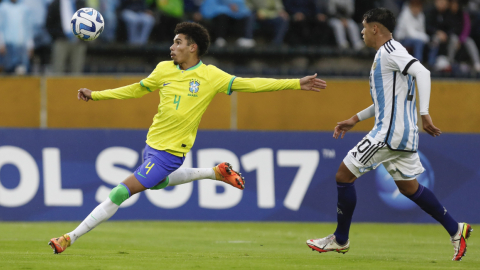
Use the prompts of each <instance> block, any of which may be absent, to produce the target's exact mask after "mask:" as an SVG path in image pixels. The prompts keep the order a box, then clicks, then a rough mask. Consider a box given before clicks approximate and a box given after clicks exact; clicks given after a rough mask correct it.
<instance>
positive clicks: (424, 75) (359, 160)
mask: <svg viewBox="0 0 480 270" xmlns="http://www.w3.org/2000/svg"><path fill="white" fill-rule="evenodd" d="M362 24H363V30H362V35H363V39H364V41H365V44H366V45H367V46H368V47H372V48H375V49H376V50H377V54H376V56H375V60H374V62H373V66H372V69H371V71H370V94H371V96H372V100H373V105H371V106H370V107H368V108H367V109H365V110H363V111H361V112H359V113H357V114H356V115H354V116H353V117H351V118H350V119H348V120H345V121H342V122H339V123H338V124H337V126H336V127H335V131H334V133H333V137H334V138H335V139H337V138H338V137H341V138H343V137H344V136H345V133H346V132H348V131H349V130H350V129H352V128H353V127H354V126H355V124H356V123H357V122H359V121H362V120H365V119H367V118H370V117H373V116H375V125H374V127H373V130H372V131H371V132H370V133H368V135H367V136H365V138H363V139H362V140H361V141H360V142H359V143H358V144H357V146H355V147H354V148H353V149H352V150H350V151H349V152H348V154H347V156H346V157H345V158H344V160H343V162H342V163H341V164H340V167H339V169H338V172H337V174H336V182H337V191H338V202H337V229H336V231H335V233H333V234H331V235H329V236H327V237H325V238H321V239H310V240H308V241H307V245H308V246H309V247H310V248H312V249H313V250H317V251H319V252H328V251H337V252H339V253H346V252H347V251H348V250H349V248H350V241H349V239H348V234H349V230H350V224H351V220H352V215H353V211H354V209H355V205H356V202H357V197H356V192H355V186H354V182H355V180H356V179H357V178H358V177H360V176H362V175H363V174H365V173H367V172H369V171H371V170H374V169H376V168H377V167H378V166H379V165H380V164H383V165H384V166H385V168H386V169H387V171H388V172H389V173H390V175H391V176H392V177H393V179H394V180H395V183H396V185H397V187H398V189H399V190H400V192H401V193H402V194H403V195H405V196H406V197H408V198H410V199H411V200H412V201H414V202H415V203H416V204H417V205H418V206H420V208H422V209H423V210H424V211H425V212H427V213H428V214H429V215H431V216H432V217H433V218H434V219H436V220H437V221H438V222H440V224H442V225H443V226H444V227H445V229H446V230H447V232H448V233H449V234H450V236H451V238H450V240H451V242H452V244H453V247H454V250H455V254H454V256H453V260H454V261H459V260H461V259H462V257H463V256H464V255H465V252H466V250H467V243H466V240H467V238H468V237H469V236H470V232H471V231H472V228H471V226H470V225H469V224H467V223H458V222H456V221H455V220H454V219H453V218H452V217H451V216H450V214H449V213H448V212H447V210H446V209H445V207H443V206H442V205H441V204H440V202H439V201H438V200H437V198H436V197H435V195H434V194H433V193H432V192H431V191H430V190H429V189H428V188H426V187H424V186H422V185H420V184H419V183H418V182H417V180H416V177H417V176H418V175H420V174H421V173H423V171H424V168H423V166H422V164H421V163H420V159H419V156H418V153H417V149H418V127H417V111H416V106H415V104H416V99H415V81H416V82H417V86H418V95H419V98H420V115H421V117H422V122H423V129H424V130H425V131H426V132H427V133H428V134H430V135H431V136H433V137H436V136H439V135H440V134H441V131H440V129H438V128H437V127H435V126H434V125H433V122H432V119H431V117H430V115H429V114H428V106H429V101H430V83H431V82H430V72H429V71H428V70H427V69H426V68H425V67H424V66H423V65H422V64H421V63H420V62H418V61H417V59H415V58H413V57H412V56H411V55H410V54H409V53H408V52H407V50H406V49H405V48H404V47H403V46H402V45H401V44H400V43H398V42H397V41H395V40H393V38H392V31H393V29H394V27H395V17H394V15H393V14H392V12H390V11H389V10H387V9H385V8H376V9H373V10H370V11H367V13H365V15H364V16H363V22H362Z"/></svg>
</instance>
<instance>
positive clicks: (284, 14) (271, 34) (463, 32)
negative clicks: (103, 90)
mask: <svg viewBox="0 0 480 270" xmlns="http://www.w3.org/2000/svg"><path fill="white" fill-rule="evenodd" d="M82 7H93V8H95V9H97V10H98V11H99V12H100V13H101V14H102V15H103V17H104V20H105V30H104V32H103V33H102V35H101V36H100V37H99V39H98V40H95V41H93V42H84V41H80V40H78V39H77V38H76V37H75V36H73V34H72V32H71V29H70V19H71V17H72V15H73V13H74V11H75V10H77V9H79V8H82ZM375 7H386V8H388V9H390V10H391V11H393V13H394V14H395V15H396V17H397V27H396V29H395V31H394V38H395V39H396V40H398V41H399V42H401V43H402V44H404V46H405V47H406V48H407V49H408V50H409V51H410V52H411V53H412V54H413V55H414V56H415V57H416V58H417V59H418V60H420V61H421V62H422V63H423V64H424V65H426V66H427V67H428V68H429V69H430V70H432V72H433V74H434V76H440V77H462V78H480V58H479V52H478V47H479V45H480V0H470V1H468V0H0V74H3V75H25V74H26V75H30V74H32V75H43V74H46V75H50V74H53V75H58V74H102V73H145V72H150V71H151V70H152V69H153V67H154V66H155V65H156V63H158V61H162V60H168V59H169V46H170V45H171V43H172V39H173V37H174V35H173V30H174V28H175V25H176V24H177V23H179V22H182V21H194V22H198V23H200V24H202V25H204V26H206V27H207V29H209V31H210V34H211V37H212V47H211V49H210V53H209V54H208V55H207V56H206V57H205V59H204V62H206V63H209V64H215V65H217V66H219V67H220V68H222V69H224V70H225V71H227V72H230V73H234V74H237V75H242V74H249V75H285V76H286V75H301V74H307V73H310V72H320V73H321V74H322V75H327V76H328V75H330V76H335V75H339V76H368V72H369V69H370V66H371V63H372V57H373V55H374V54H375V51H374V50H372V49H368V48H365V47H364V43H363V40H362V37H361V34H360V31H361V30H362V25H361V22H362V16H363V14H364V13H365V12H366V11H367V10H369V9H372V8H375Z"/></svg>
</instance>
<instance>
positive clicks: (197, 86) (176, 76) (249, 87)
mask: <svg viewBox="0 0 480 270" xmlns="http://www.w3.org/2000/svg"><path fill="white" fill-rule="evenodd" d="M284 89H300V80H298V79H292V80H290V79H284V80H276V79H264V78H239V77H235V76H232V75H230V74H228V73H226V72H224V71H222V70H220V69H218V68H217V67H215V66H213V65H205V64H203V63H202V61H200V62H199V63H198V64H197V65H195V66H193V67H191V68H189V69H186V70H181V69H180V67H179V66H178V65H175V64H174V63H173V61H165V62H160V63H159V64H158V65H157V67H156V68H155V70H154V71H153V72H152V73H151V74H150V76H148V77H147V78H145V79H143V80H141V81H140V82H139V83H134V84H131V85H128V86H124V87H120V88H116V89H110V90H104V91H94V92H92V99H93V100H106V99H129V98H139V97H142V96H144V95H146V94H148V93H150V92H153V91H155V90H159V94H160V104H159V105H158V112H157V114H156V115H155V116H154V117H153V123H152V125H151V126H150V129H149V131H148V134H147V141H146V142H147V144H148V145H149V146H150V147H152V148H154V149H157V150H163V151H167V152H169V153H171V154H173V155H176V156H183V155H185V154H186V153H188V152H189V151H190V149H191V148H192V146H193V143H194V142H195V137H196V135H197V129H198V125H199V124H200V120H201V119H202V115H203V113H204V112H205V110H206V109H207V107H208V105H209V104H210V102H211V101H212V99H213V98H214V97H215V95H216V94H218V93H225V94H229V95H230V94H231V93H232V91H239V92H266V91H276V90H284Z"/></svg>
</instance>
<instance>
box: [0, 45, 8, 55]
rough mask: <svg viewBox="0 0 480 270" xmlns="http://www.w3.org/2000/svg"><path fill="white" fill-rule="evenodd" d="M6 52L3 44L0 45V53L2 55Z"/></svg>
mask: <svg viewBox="0 0 480 270" xmlns="http://www.w3.org/2000/svg"><path fill="white" fill-rule="evenodd" d="M6 52H7V49H6V48H5V46H0V55H4V54H5V53H6Z"/></svg>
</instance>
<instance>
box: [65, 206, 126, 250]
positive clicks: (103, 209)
mask: <svg viewBox="0 0 480 270" xmlns="http://www.w3.org/2000/svg"><path fill="white" fill-rule="evenodd" d="M118 207H119V206H118V205H116V204H114V203H113V202H112V201H111V200H110V198H107V199H106V200H105V201H104V202H102V203H101V204H99V205H98V206H97V207H95V209H93V211H92V212H91V213H90V214H89V215H88V216H87V217H86V218H85V219H84V220H83V221H82V223H80V225H78V227H77V228H76V229H75V230H73V231H72V232H69V233H67V234H68V235H70V239H71V244H73V242H75V240H77V239H78V238H79V237H80V236H82V235H84V234H86V233H87V232H89V231H91V230H92V229H93V228H95V227H97V226H98V225H99V224H100V223H102V222H104V221H105V220H107V219H109V218H110V217H111V216H113V214H115V212H117V210H118Z"/></svg>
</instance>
